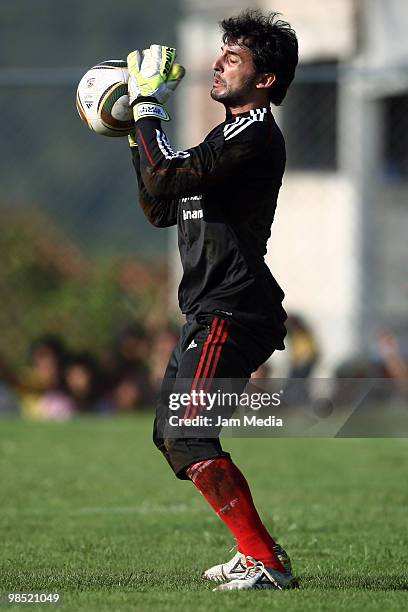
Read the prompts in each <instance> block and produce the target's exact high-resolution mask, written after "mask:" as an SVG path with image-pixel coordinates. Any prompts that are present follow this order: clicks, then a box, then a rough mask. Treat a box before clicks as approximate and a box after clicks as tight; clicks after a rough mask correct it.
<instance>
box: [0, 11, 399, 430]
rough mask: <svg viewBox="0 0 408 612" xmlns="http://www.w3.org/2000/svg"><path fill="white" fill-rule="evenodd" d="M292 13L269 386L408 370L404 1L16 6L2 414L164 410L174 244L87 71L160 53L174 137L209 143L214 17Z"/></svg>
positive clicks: (7, 83) (4, 19)
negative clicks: (102, 132) (283, 335)
mask: <svg viewBox="0 0 408 612" xmlns="http://www.w3.org/2000/svg"><path fill="white" fill-rule="evenodd" d="M248 7H249V8H260V9H262V10H265V11H270V10H275V11H279V12H281V13H282V16H283V18H284V19H286V20H288V21H289V22H290V23H291V25H292V26H293V27H294V29H295V30H296V31H297V34H298V37H299V44H300V66H299V69H298V72H297V77H296V80H295V82H294V83H293V84H292V86H291V88H290V90H289V93H288V95H287V98H286V99H285V101H284V103H283V105H282V107H279V108H276V109H274V114H275V117H276V119H277V122H278V124H279V125H280V126H281V128H282V130H283V132H284V135H285V137H286V142H287V153H288V161H287V170H286V174H285V177H284V184H283V188H282V190H281V194H280V197H279V204H278V210H277V214H276V218H275V223H274V226H273V231H272V237H271V240H270V244H269V250H268V256H267V261H268V264H269V266H270V268H271V270H272V272H273V274H274V275H275V276H276V278H277V280H278V281H279V283H280V284H281V285H282V287H283V288H284V289H285V292H286V296H287V297H286V300H285V306H286V310H287V311H288V313H289V314H290V318H289V321H288V332H289V333H288V337H287V350H286V351H285V352H284V353H279V354H277V355H276V356H275V355H274V356H273V358H272V360H271V361H270V363H269V364H267V366H265V368H264V369H263V371H262V375H263V376H266V375H273V376H286V375H289V376H293V377H310V376H312V375H313V376H335V377H390V378H397V379H405V378H407V376H408V365H407V364H408V309H407V305H408V277H407V236H408V47H407V45H406V42H405V39H406V31H407V28H408V5H407V3H406V1H405V0H388V1H387V2H386V3H385V2H384V1H383V0H326V1H325V2H321V1H319V0H309V2H307V3H303V4H302V3H299V2H298V1H297V0H276V1H274V2H270V1H266V0H265V1H258V2H252V3H250V5H248V3H247V2H241V1H239V0H234V1H232V0H217V1H215V0H207V1H206V2H205V3H204V6H203V3H201V2H199V1H198V0H178V1H174V2H165V1H164V0H156V1H155V2H154V3H144V2H143V3H142V2H138V1H136V2H135V1H134V0H132V1H130V0H122V2H121V3H119V4H118V5H113V4H112V3H111V2H109V3H108V2H107V1H106V0H99V1H98V3H96V2H94V1H88V2H86V3H84V2H79V1H78V0H70V1H69V2H68V0H59V2H58V3H55V2H53V1H52V0H36V2H35V3H34V2H32V0H19V2H18V3H16V2H15V0H2V2H1V4H0V33H1V36H0V50H1V53H0V109H1V114H2V119H3V121H2V128H3V135H2V139H1V149H0V177H1V184H2V190H1V198H0V256H1V261H2V265H1V266H0V291H1V296H2V300H1V305H0V330H1V332H0V414H22V415H23V416H24V417H26V418H28V419H34V420H47V419H52V420H64V419H67V418H70V417H72V416H73V415H75V414H77V413H79V412H86V413H96V414H110V413H118V412H127V413H128V412H134V411H138V410H142V409H143V408H149V407H150V408H151V407H152V405H153V403H154V396H155V392H156V386H157V382H156V381H157V379H158V378H159V377H160V376H162V375H163V372H164V367H165V364H166V362H167V359H168V356H169V354H170V352H171V350H172V348H173V346H174V343H175V342H176V340H177V335H178V329H179V325H180V323H181V318H180V315H179V313H178V311H177V304H176V289H177V284H178V280H179V276H180V269H179V264H178V253H177V249H176V239H175V232H174V231H172V230H163V229H161V230H158V229H155V228H153V227H151V226H149V225H148V223H147V221H146V220H145V219H144V217H143V215H142V213H141V212H140V211H139V208H138V202H137V194H136V180H135V175H134V171H133V168H132V165H131V161H130V153H129V150H128V147H127V140H126V139H121V138H117V139H109V138H103V137H100V136H97V135H96V134H94V133H91V132H90V131H89V130H88V129H87V128H86V127H85V125H84V124H83V123H82V122H81V121H80V119H79V117H78V115H77V111H76V109H75V93H76V86H77V83H78V81H79V80H80V78H81V76H82V75H83V74H84V72H85V71H86V70H87V69H89V68H90V67H91V66H92V65H94V64H96V63H98V62H99V61H103V60H107V59H120V58H122V59H125V58H126V55H127V53H128V51H129V50H131V49H133V48H135V47H139V48H143V47H145V46H148V45H149V44H150V43H151V42H158V43H165V44H172V45H175V46H177V48H178V58H179V61H180V62H181V63H183V64H184V65H185V66H186V67H187V76H186V78H185V80H184V82H183V85H182V86H181V87H180V90H179V91H178V92H177V94H176V96H175V101H173V103H172V107H171V109H170V112H171V114H172V116H173V117H174V120H173V122H172V124H171V125H170V127H169V129H168V130H167V131H168V135H169V138H170V140H171V141H172V142H174V144H175V145H176V146H177V147H179V148H186V147H189V146H193V145H195V144H197V143H199V142H200V141H201V140H202V139H203V138H204V136H205V135H206V133H207V132H208V131H209V130H210V129H211V127H213V126H214V125H215V124H216V123H217V122H219V121H222V120H223V109H222V107H221V106H220V105H217V104H216V103H215V102H213V101H211V99H210V97H209V89H210V82H211V78H212V70H211V64H212V61H213V59H214V58H215V56H216V55H217V53H218V51H219V47H220V32H219V29H218V25H217V23H218V21H219V20H220V19H222V18H224V17H226V16H229V15H232V14H235V13H237V12H239V11H240V10H241V9H244V8H248Z"/></svg>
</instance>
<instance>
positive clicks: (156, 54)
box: [127, 45, 185, 121]
mask: <svg viewBox="0 0 408 612" xmlns="http://www.w3.org/2000/svg"><path fill="white" fill-rule="evenodd" d="M175 57H176V50H175V49H174V48H173V47H166V46H163V45H151V46H150V48H149V49H145V50H144V51H143V53H142V54H141V53H140V52H139V51H132V52H131V53H129V55H128V57H127V63H128V70H129V82H128V90H129V104H130V106H133V115H134V119H135V121H137V120H138V119H140V118H142V117H157V118H158V119H162V120H164V121H169V119H170V116H169V114H168V113H167V111H166V110H165V109H164V108H163V106H162V104H163V103H164V102H166V101H167V100H168V98H169V97H170V95H171V94H172V92H173V91H174V90H175V89H176V87H177V85H178V84H179V83H180V81H181V79H182V78H183V76H184V74H185V70H184V68H183V67H182V66H180V65H179V64H174V60H175ZM144 98H147V100H145V99H144Z"/></svg>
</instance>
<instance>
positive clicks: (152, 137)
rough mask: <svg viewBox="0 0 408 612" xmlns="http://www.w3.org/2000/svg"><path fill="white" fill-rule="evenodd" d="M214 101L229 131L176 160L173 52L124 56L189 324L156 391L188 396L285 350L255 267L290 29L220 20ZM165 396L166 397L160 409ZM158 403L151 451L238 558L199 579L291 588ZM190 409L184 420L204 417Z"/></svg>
mask: <svg viewBox="0 0 408 612" xmlns="http://www.w3.org/2000/svg"><path fill="white" fill-rule="evenodd" d="M221 27H222V30H223V37H222V41H223V44H222V47H221V53H220V55H219V57H218V58H217V59H216V61H215V62H214V64H213V70H214V81H213V86H212V90H211V97H212V98H213V100H216V101H217V102H221V103H222V104H223V105H224V106H225V110H226V117H225V121H224V122H223V123H221V124H220V125H218V126H217V127H215V128H214V129H213V130H212V131H211V132H210V133H209V134H208V136H207V137H206V138H205V140H204V142H202V143H201V144H200V145H198V146H196V147H193V148H191V149H187V150H185V151H173V149H172V147H171V145H170V143H169V141H168V140H167V138H166V135H165V133H164V132H163V129H162V125H161V121H166V120H169V116H168V113H167V111H166V110H165V109H164V107H163V106H162V103H163V102H165V101H166V99H167V98H168V97H169V95H170V94H171V93H172V91H173V90H174V89H175V87H176V86H177V84H178V82H179V81H180V80H181V78H182V76H183V74H184V69H183V68H182V67H181V66H179V65H178V64H175V63H174V59H175V49H173V48H171V47H165V46H161V45H152V46H151V47H150V49H147V50H145V51H144V52H143V53H139V52H138V51H133V52H132V53H130V54H129V56H128V68H129V75H130V76H129V98H130V103H131V106H132V107H133V113H134V119H135V133H134V135H132V137H130V139H129V140H130V144H131V147H132V149H131V150H132V155H133V163H134V167H135V170H136V174H137V180H138V186H139V194H140V203H141V206H142V208H143V210H144V213H145V215H146V217H147V218H148V220H149V221H150V222H151V223H152V224H153V225H155V226H156V227H169V226H172V225H177V228H178V243H179V249H180V256H181V261H182V265H183V271H184V273H183V279H182V281H181V285H180V288H179V303H180V308H181V310H182V312H183V314H184V315H185V316H186V324H185V325H184V326H183V329H182V333H181V338H180V341H179V342H178V344H177V346H176V348H175V349H174V352H173V354H172V356H171V358H170V361H169V364H168V367H167V370H166V373H165V379H164V382H165V383H168V382H169V381H170V382H171V381H176V380H177V379H183V380H186V379H187V380H189V388H190V393H191V392H193V391H196V392H197V391H198V390H200V389H208V388H209V386H210V385H211V381H212V380H213V379H220V378H221V379H224V378H225V379H242V380H248V379H249V378H250V377H251V374H252V372H254V371H255V370H256V369H257V368H258V367H259V366H260V365H261V364H262V363H263V362H264V361H265V360H266V359H268V357H270V355H272V353H273V352H274V351H275V350H276V349H277V350H282V349H283V348H284V343H283V339H284V337H285V333H286V331H285V326H284V322H285V319H286V313H285V311H284V309H283V308H282V300H283V297H284V293H283V291H282V290H281V288H280V287H279V285H278V284H277V282H276V281H275V279H274V278H273V276H272V274H271V273H270V271H269V269H268V267H267V266H266V264H265V262H264V256H265V253H266V244H267V240H268V238H269V236H270V231H271V224H272V221H273V218H274V213H275V208H276V202H277V197H278V192H279V188H280V186H281V182H282V176H283V173H284V169H285V143H284V139H283V136H282V134H281V132H280V130H279V128H278V126H277V125H276V123H275V120H274V118H273V115H272V112H271V108H270V105H271V104H275V105H279V104H281V102H282V100H283V99H284V97H285V95H286V91H287V89H288V87H289V85H290V83H291V82H292V80H293V78H294V74H295V69H296V65H297V62H298V45H297V38H296V34H295V32H294V31H293V30H292V29H291V28H290V25H289V24H288V23H286V22H284V21H282V20H279V19H278V18H277V14H270V15H267V16H265V15H262V14H261V13H260V12H258V11H246V12H244V13H242V14H241V15H239V16H238V17H233V18H230V19H225V20H223V21H222V22H221ZM166 398H167V399H166ZM167 400H168V396H166V394H165V393H162V394H161V398H160V400H159V403H158V407H157V412H156V420H155V428H154V442H155V444H156V446H157V447H158V448H159V450H160V451H161V452H162V453H163V455H164V456H165V458H166V459H167V461H168V463H169V464H170V466H171V468H172V469H173V470H174V472H175V474H176V476H177V477H178V478H180V479H184V480H188V479H189V480H191V481H192V482H193V483H194V485H195V486H196V487H197V488H198V489H199V490H200V492H201V493H202V494H203V496H204V497H205V498H206V500H207V501H208V503H209V504H210V505H211V506H212V507H213V509H214V510H215V511H216V512H217V514H218V516H219V517H220V518H221V520H222V521H223V522H224V523H225V524H226V525H227V527H228V528H229V529H230V530H231V532H232V534H233V535H234V537H235V538H236V540H237V544H238V550H237V553H236V555H235V556H234V557H233V558H232V559H231V560H230V561H228V562H226V563H222V564H220V565H216V566H214V567H212V568H210V569H208V570H206V571H205V572H204V574H203V578H205V579H207V580H214V581H217V582H220V583H223V584H220V585H219V586H217V587H216V589H214V590H236V589H259V588H272V589H286V588H292V587H294V586H297V580H296V578H294V576H293V574H292V570H291V565H290V560H289V557H288V555H287V553H286V552H285V551H284V550H283V548H281V547H280V546H279V545H278V544H277V543H276V542H275V540H274V539H273V538H272V537H271V536H270V534H269V533H268V531H267V529H266V528H265V526H264V525H263V523H262V521H261V519H260V517H259V515H258V513H257V510H256V508H255V506H254V503H253V500H252V496H251V492H250V489H249V487H248V484H247V482H246V480H245V478H244V476H243V475H242V473H241V472H240V471H239V469H238V468H237V467H236V466H235V465H234V463H233V462H232V461H231V459H230V455H229V453H227V452H225V451H223V450H222V447H221V444H220V441H219V438H217V437H213V438H210V437H209V438H206V437H191V438H188V437H180V438H177V437H176V438H174V437H166V435H165V431H166V425H168V417H169V404H168V401H167ZM201 410H202V407H201V408H200V406H196V405H192V404H189V405H187V407H186V410H185V413H184V416H185V418H189V417H194V416H195V415H198V414H200V413H201V412H200V411H201Z"/></svg>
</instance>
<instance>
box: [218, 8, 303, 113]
mask: <svg viewBox="0 0 408 612" xmlns="http://www.w3.org/2000/svg"><path fill="white" fill-rule="evenodd" d="M278 15H279V13H269V14H268V15H264V14H263V13H261V11H250V10H247V11H244V12H243V13H241V14H240V15H238V16H237V17H230V18H228V19H223V20H222V21H221V22H220V26H221V28H222V30H223V36H222V40H223V42H224V43H236V44H238V45H243V46H245V47H248V49H249V50H250V51H251V53H252V56H253V59H254V64H255V68H256V70H257V72H258V73H266V72H272V73H274V74H275V77H276V80H275V82H274V84H273V85H272V86H271V87H270V88H269V91H270V93H269V99H270V102H271V103H272V104H275V105H276V106H279V104H281V103H282V101H283V99H284V97H285V96H286V92H287V90H288V87H289V85H290V84H291V82H292V81H293V78H294V76H295V70H296V66H297V63H298V41H297V38H296V32H295V31H294V30H293V29H292V28H291V27H290V24H289V23H287V22H286V21H282V20H281V19H277V17H278Z"/></svg>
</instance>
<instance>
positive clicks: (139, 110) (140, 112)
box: [133, 102, 170, 121]
mask: <svg viewBox="0 0 408 612" xmlns="http://www.w3.org/2000/svg"><path fill="white" fill-rule="evenodd" d="M133 117H134V119H135V121H139V119H143V118H144V117H154V118H155V119H160V121H170V115H169V114H168V112H167V111H166V109H165V108H163V106H162V105H161V104H158V103H157V102H138V103H137V104H135V105H134V107H133Z"/></svg>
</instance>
